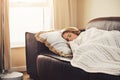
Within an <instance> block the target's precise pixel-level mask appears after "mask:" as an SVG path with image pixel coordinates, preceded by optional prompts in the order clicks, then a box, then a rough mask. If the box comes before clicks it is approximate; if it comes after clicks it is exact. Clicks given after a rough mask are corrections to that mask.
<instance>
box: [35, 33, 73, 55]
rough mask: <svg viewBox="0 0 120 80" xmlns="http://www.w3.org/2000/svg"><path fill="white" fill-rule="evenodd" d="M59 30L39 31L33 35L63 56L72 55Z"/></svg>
mask: <svg viewBox="0 0 120 80" xmlns="http://www.w3.org/2000/svg"><path fill="white" fill-rule="evenodd" d="M61 34H62V32H61V31H51V32H39V33H37V34H36V35H35V37H36V39H37V40H38V41H40V42H42V43H45V45H46V46H47V47H48V48H49V50H51V51H52V52H54V53H55V54H58V55H60V56H63V57H72V51H71V49H70V47H69V46H68V44H67V41H66V40H65V39H63V38H62V36H61Z"/></svg>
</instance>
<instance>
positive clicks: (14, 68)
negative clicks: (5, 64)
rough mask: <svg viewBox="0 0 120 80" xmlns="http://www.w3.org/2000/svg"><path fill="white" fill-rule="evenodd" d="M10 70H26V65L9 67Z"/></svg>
mask: <svg viewBox="0 0 120 80" xmlns="http://www.w3.org/2000/svg"><path fill="white" fill-rule="evenodd" d="M10 70H11V71H26V66H18V67H11V69H10Z"/></svg>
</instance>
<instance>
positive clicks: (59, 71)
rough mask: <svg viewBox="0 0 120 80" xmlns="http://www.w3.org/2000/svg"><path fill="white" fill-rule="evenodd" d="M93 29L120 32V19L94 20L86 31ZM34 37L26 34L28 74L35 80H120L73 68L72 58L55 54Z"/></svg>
mask: <svg viewBox="0 0 120 80" xmlns="http://www.w3.org/2000/svg"><path fill="white" fill-rule="evenodd" d="M91 27H97V28H99V29H104V30H113V29H114V30H119V31H120V17H100V18H96V19H93V20H91V21H90V22H88V24H87V26H86V29H89V28H91ZM34 35H35V33H31V32H26V34H25V38H26V66H27V73H28V74H29V75H30V77H31V78H33V79H34V80H120V75H119V76H113V75H109V74H104V73H88V72H85V71H84V70H82V69H79V68H76V67H73V66H71V64H70V62H69V60H71V58H64V57H60V56H58V55H56V54H54V53H53V52H51V51H50V50H49V49H48V48H47V47H46V46H45V45H44V44H43V43H40V42H38V41H36V39H35V37H34Z"/></svg>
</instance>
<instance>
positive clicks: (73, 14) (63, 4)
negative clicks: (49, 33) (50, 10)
mask: <svg viewBox="0 0 120 80" xmlns="http://www.w3.org/2000/svg"><path fill="white" fill-rule="evenodd" d="M54 26H55V29H62V28H64V27H69V26H75V27H76V26H77V0H54Z"/></svg>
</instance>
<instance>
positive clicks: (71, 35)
mask: <svg viewBox="0 0 120 80" xmlns="http://www.w3.org/2000/svg"><path fill="white" fill-rule="evenodd" d="M77 37H78V35H77V34H75V33H72V32H65V33H64V34H63V38H64V39H66V40H67V41H72V40H74V39H76V38H77Z"/></svg>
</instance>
